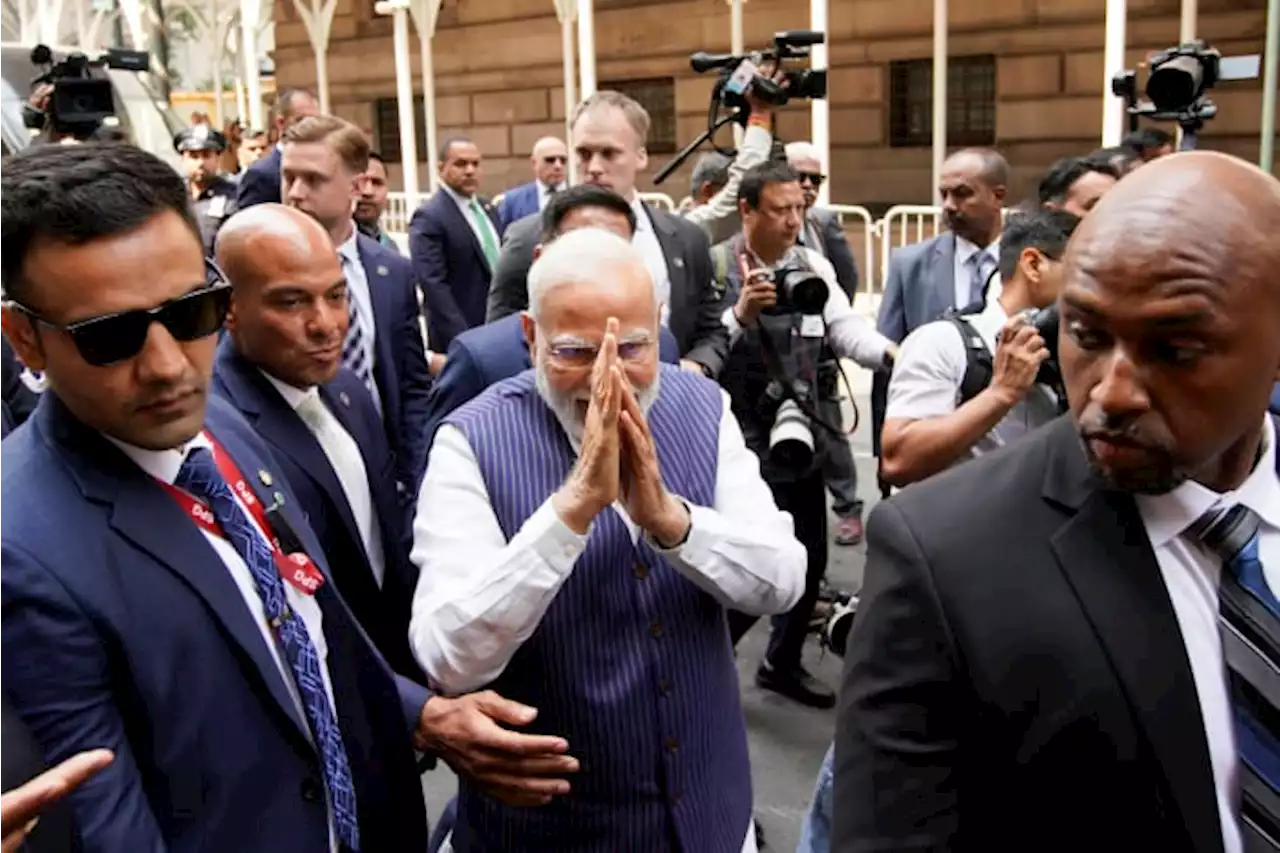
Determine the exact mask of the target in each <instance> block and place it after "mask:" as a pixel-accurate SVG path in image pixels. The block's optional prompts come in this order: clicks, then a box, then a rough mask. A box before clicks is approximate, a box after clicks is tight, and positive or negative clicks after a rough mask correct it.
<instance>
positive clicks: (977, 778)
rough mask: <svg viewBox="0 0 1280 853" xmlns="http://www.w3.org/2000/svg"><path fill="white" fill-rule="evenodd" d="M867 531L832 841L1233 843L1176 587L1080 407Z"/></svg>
mask: <svg viewBox="0 0 1280 853" xmlns="http://www.w3.org/2000/svg"><path fill="white" fill-rule="evenodd" d="M975 495H980V496H981V499H980V500H973V496H975ZM867 535H868V557H867V567H866V575H865V582H864V585H863V588H862V594H861V604H860V605H859V608H858V613H857V616H856V617H855V620H854V625H853V629H852V632H851V634H850V637H849V645H848V649H847V652H846V659H845V674H844V686H843V689H842V691H841V695H840V709H839V722H838V728H837V732H836V755H835V791H834V802H835V803H836V804H837V806H836V808H835V810H834V812H835V813H834V823H835V826H834V836H833V844H832V846H831V849H832V851H833V853H854V851H869V850H875V851H925V850H929V851H933V850H966V851H967V850H974V851H984V853H985V851H1031V850H1035V851H1046V850H1049V851H1058V850H1061V851H1086V850H1088V851H1113V850H1114V851H1138V850H1144V851H1145V850H1150V851H1160V853H1178V851H1187V853H1192V851H1194V853H1221V851H1222V849H1223V844H1222V831H1221V827H1220V824H1219V820H1218V811H1217V804H1216V799H1215V794H1214V784H1213V773H1212V770H1211V767H1210V763H1209V749H1208V745H1207V742H1206V738H1205V733H1204V724H1203V722H1202V720H1201V716H1200V705H1199V701H1198V697H1197V693H1196V688H1195V683H1194V681H1193V680H1192V675H1191V668H1190V664H1189V662H1188V658H1187V652H1186V650H1185V647H1184V645H1183V640H1182V634H1181V632H1180V630H1179V628H1178V622H1177V619H1176V617H1175V615H1174V611H1173V605H1172V604H1171V603H1170V600H1169V594H1168V592H1167V591H1166V589H1165V585H1164V582H1163V579H1162V577H1161V574H1160V570H1159V567H1158V566H1157V564H1156V560H1155V555H1154V553H1153V552H1152V550H1151V546H1150V543H1149V540H1148V539H1147V535H1146V532H1145V529H1144V527H1143V524H1142V520H1141V518H1140V517H1139V514H1138V510H1137V507H1136V505H1135V503H1134V501H1133V499H1132V497H1131V496H1129V495H1127V494H1123V493H1118V492H1113V491H1108V490H1105V489H1103V488H1102V487H1101V486H1100V484H1099V483H1098V482H1097V481H1096V480H1095V478H1094V476H1093V475H1092V473H1091V471H1090V468H1089V465H1088V463H1087V461H1086V459H1085V456H1084V452H1083V450H1082V448H1081V445H1080V442H1079V440H1078V439H1077V437H1076V430H1075V426H1074V423H1073V421H1072V420H1071V419H1070V418H1069V417H1064V418H1061V419H1059V420H1057V421H1055V422H1053V423H1052V424H1049V425H1047V426H1045V427H1044V428H1042V429H1040V430H1039V431H1037V432H1035V433H1034V434H1032V435H1030V436H1028V437H1026V438H1025V439H1023V440H1021V441H1019V442H1017V443H1015V444H1013V445H1011V446H1010V447H1008V448H1006V449H1004V450H1003V451H1001V452H998V453H995V454H992V455H990V456H984V457H982V458H981V459H978V460H975V461H973V462H968V463H965V464H964V465H961V466H959V467H957V468H955V469H952V470H950V471H947V472H945V473H943V474H940V475H938V476H936V477H933V478H931V479H929V480H927V481H925V482H922V483H918V484H916V485H913V486H910V487H908V488H907V489H905V490H904V491H902V492H901V493H899V494H898V495H895V496H894V497H893V498H891V499H890V500H888V501H886V502H884V503H881V504H880V505H879V506H878V507H876V510H875V512H873V513H872V514H871V517H870V519H869V520H868V522H867Z"/></svg>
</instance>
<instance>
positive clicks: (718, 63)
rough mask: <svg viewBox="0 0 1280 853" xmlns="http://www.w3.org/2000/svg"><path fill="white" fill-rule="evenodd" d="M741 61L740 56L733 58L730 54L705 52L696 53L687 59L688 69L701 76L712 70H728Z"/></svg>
mask: <svg viewBox="0 0 1280 853" xmlns="http://www.w3.org/2000/svg"><path fill="white" fill-rule="evenodd" d="M740 61H742V57H741V56H734V55H733V54H732V53H707V52H706V51H701V50H700V51H698V52H697V53H695V54H694V55H693V56H690V57H689V67H690V68H692V69H693V71H694V73H696V74H703V73H705V72H707V71H711V70H712V69H714V68H728V67H729V66H731V65H736V64H737V63H738V62H740Z"/></svg>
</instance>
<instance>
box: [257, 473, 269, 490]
mask: <svg viewBox="0 0 1280 853" xmlns="http://www.w3.org/2000/svg"><path fill="white" fill-rule="evenodd" d="M258 479H259V480H261V481H262V485H264V486H270V485H271V475H270V474H269V473H268V472H266V471H265V470H264V471H259V472H258Z"/></svg>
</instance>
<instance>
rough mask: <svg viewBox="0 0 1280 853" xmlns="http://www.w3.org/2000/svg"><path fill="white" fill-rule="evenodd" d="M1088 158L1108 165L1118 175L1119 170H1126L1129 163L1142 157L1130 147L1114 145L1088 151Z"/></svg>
mask: <svg viewBox="0 0 1280 853" xmlns="http://www.w3.org/2000/svg"><path fill="white" fill-rule="evenodd" d="M1089 159H1090V160H1092V161H1093V162H1094V163H1101V164H1103V165H1105V166H1110V167H1111V168H1112V170H1114V171H1115V172H1116V174H1117V176H1119V175H1120V173H1121V172H1124V171H1127V170H1128V168H1129V167H1130V166H1131V165H1133V164H1134V163H1136V162H1138V161H1140V160H1141V159H1142V158H1141V157H1139V156H1138V154H1137V153H1136V152H1135V151H1134V150H1133V149H1132V148H1125V147H1124V146H1123V145H1116V146H1113V147H1111V148H1098V149H1096V150H1094V151H1091V152H1089Z"/></svg>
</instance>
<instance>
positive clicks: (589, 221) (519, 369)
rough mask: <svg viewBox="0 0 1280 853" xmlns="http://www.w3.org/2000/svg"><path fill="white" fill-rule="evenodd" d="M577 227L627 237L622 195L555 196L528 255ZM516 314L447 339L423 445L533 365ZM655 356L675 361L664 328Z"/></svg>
mask: <svg viewBox="0 0 1280 853" xmlns="http://www.w3.org/2000/svg"><path fill="white" fill-rule="evenodd" d="M577 228H604V229H606V230H608V231H612V232H613V233H615V234H617V235H618V236H620V237H625V238H627V239H630V238H631V237H632V235H633V234H634V233H635V228H636V215H635V213H634V212H633V211H632V209H631V205H629V204H628V203H627V201H626V199H624V198H623V197H622V196H620V195H618V194H617V193H615V192H613V191H612V190H607V189H605V188H604V187H597V186H594V185H592V184H579V185H578V186H576V187H572V188H570V189H567V190H565V191H564V192H563V193H560V194H558V195H556V197H555V198H553V199H552V200H551V202H550V204H548V205H547V207H546V208H545V209H544V210H543V211H542V229H543V231H542V238H541V242H540V244H539V245H538V246H535V247H534V257H535V258H536V257H537V256H538V255H540V254H541V253H542V249H543V248H545V247H546V246H547V245H548V244H549V243H551V242H552V241H553V240H554V239H555V238H557V237H559V236H560V235H561V234H564V233H566V232H569V231H573V230H574V229H577ZM522 316H523V315H522V314H510V315H508V316H506V317H503V318H502V319H501V320H495V321H494V322H492V323H488V324H486V325H484V326H477V327H476V328H474V329H470V330H468V331H466V332H463V333H462V334H461V335H458V337H456V338H454V339H453V343H451V344H450V345H449V352H448V354H447V356H446V359H445V365H444V370H443V371H441V373H440V375H439V376H438V377H436V382H435V384H434V385H433V386H432V387H431V395H430V397H429V398H428V407H427V443H428V445H430V442H431V438H432V437H433V436H434V435H435V432H436V428H437V427H439V426H440V422H441V421H443V420H444V419H445V417H446V416H448V415H449V414H450V413H452V412H453V411H454V410H455V409H457V408H458V407H460V406H461V405H462V404H463V403H466V402H468V401H470V400H472V399H474V398H475V397H478V396H479V395H480V392H481V391H483V390H484V389H486V388H488V387H489V386H490V385H493V384H494V383H496V382H499V381H501V380H503V379H506V378H508V377H511V376H515V375H516V374H517V373H523V372H524V371H526V370H528V369H529V368H530V367H532V366H533V363H532V362H531V361H530V359H529V343H528V341H526V340H525V334H524V324H523V322H522V321H521V319H520V318H521V317H522ZM658 355H659V357H660V358H661V359H662V361H665V362H667V363H669V364H678V363H679V361H680V350H679V347H678V346H677V345H676V340H675V338H674V337H673V336H672V334H671V332H670V331H669V330H668V329H665V328H663V329H661V330H660V336H659V338H658Z"/></svg>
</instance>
